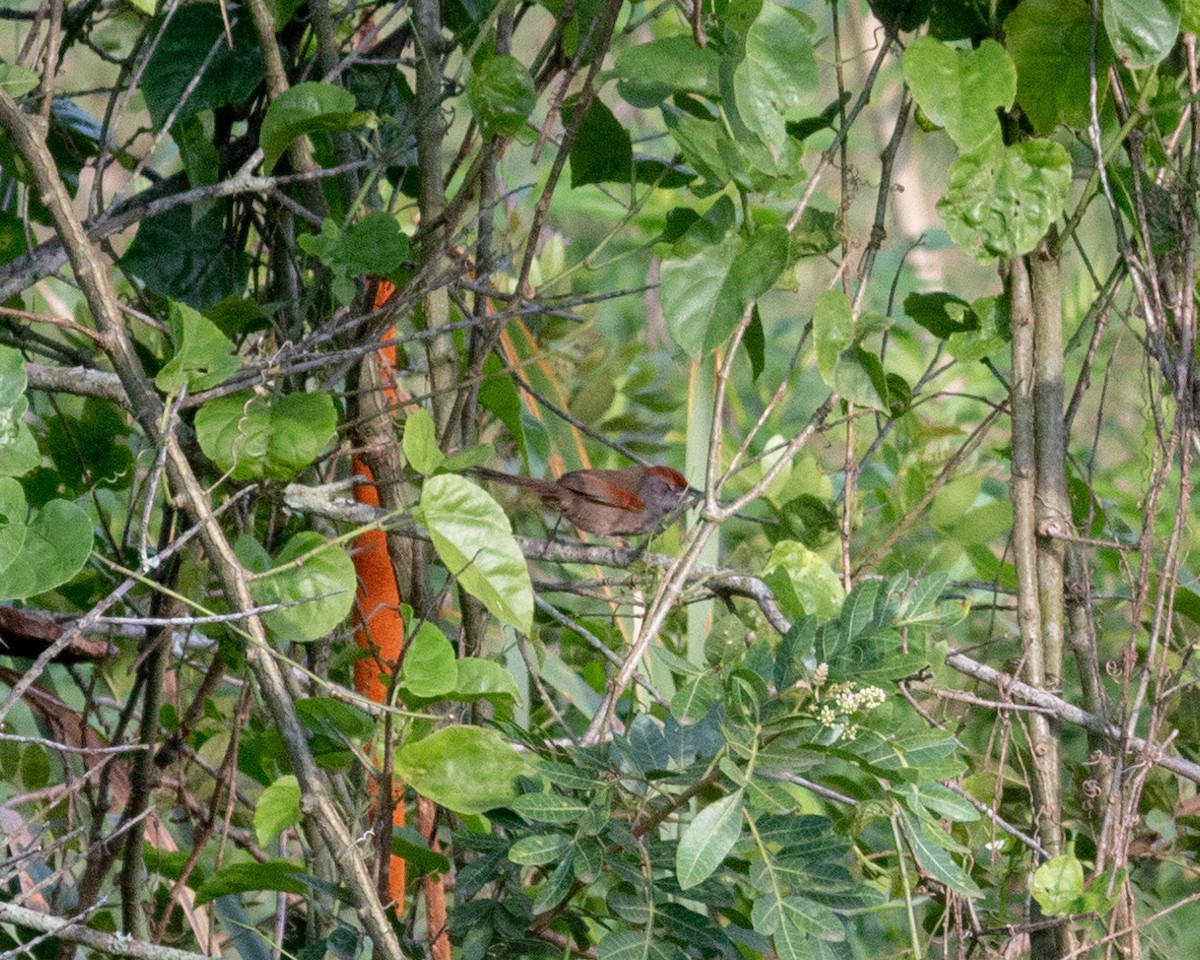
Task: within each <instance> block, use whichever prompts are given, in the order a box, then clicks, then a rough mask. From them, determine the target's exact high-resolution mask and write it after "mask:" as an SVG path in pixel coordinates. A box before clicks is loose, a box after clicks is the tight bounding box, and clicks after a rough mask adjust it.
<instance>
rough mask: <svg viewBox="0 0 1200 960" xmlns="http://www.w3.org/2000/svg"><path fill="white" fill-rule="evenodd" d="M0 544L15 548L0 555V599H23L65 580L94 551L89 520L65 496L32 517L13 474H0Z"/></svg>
mask: <svg viewBox="0 0 1200 960" xmlns="http://www.w3.org/2000/svg"><path fill="white" fill-rule="evenodd" d="M0 511H3V515H2V516H0V544H2V545H3V546H4V547H16V550H15V552H14V553H12V554H9V555H7V556H5V557H4V559H3V560H0V570H3V576H2V577H0V600H23V599H24V598H26V597H32V596H35V595H36V594H39V593H45V592H46V591H47V590H53V589H54V588H55V587H57V586H61V585H62V584H64V583H66V582H67V581H68V580H70V579H71V578H72V577H74V576H75V574H77V573H78V572H79V571H80V570H82V569H83V565H84V564H85V563H87V558H88V556H89V555H90V554H91V552H92V538H93V534H92V523H91V520H89V519H88V515H87V512H86V511H84V510H83V508H82V507H79V506H76V505H75V504H74V503H71V502H70V501H69V500H51V501H50V502H49V503H47V504H46V505H45V506H43V507H42V509H41V510H39V511H38V512H37V513H36V514H34V515H33V517H32V518H29V517H28V516H27V508H26V503H25V493H24V491H23V490H22V488H21V485H20V484H19V483H18V482H17V481H16V480H14V479H13V478H11V477H0Z"/></svg>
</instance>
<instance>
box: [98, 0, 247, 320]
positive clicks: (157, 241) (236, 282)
mask: <svg viewBox="0 0 1200 960" xmlns="http://www.w3.org/2000/svg"><path fill="white" fill-rule="evenodd" d="M207 6H211V5H210V4H205V3H201V4H192V5H189V6H188V7H186V8H185V9H188V10H191V9H194V8H195V7H207ZM228 210H229V201H227V200H223V199H218V200H211V201H206V202H205V203H204V204H186V205H182V206H178V207H174V208H172V209H170V210H167V211H166V212H164V213H160V214H156V215H155V216H153V217H147V218H146V219H145V220H143V221H142V222H141V223H140V224H138V230H137V234H136V235H135V236H134V238H133V242H132V243H130V244H129V247H128V248H127V249H126V251H125V254H124V256H122V257H121V260H120V263H121V266H122V267H123V268H124V269H125V270H127V271H128V272H129V273H131V274H133V275H134V276H135V277H137V278H138V279H139V280H141V281H142V282H143V283H144V284H145V285H146V286H147V288H149V289H150V290H151V291H152V292H153V293H157V294H158V295H159V296H162V297H169V298H170V299H172V300H180V301H182V302H184V303H186V304H188V305H189V306H192V307H195V308H196V309H197V310H207V309H208V308H209V307H211V306H213V305H214V304H217V303H219V302H220V301H222V300H224V299H225V298H226V297H236V296H240V295H241V293H242V291H243V289H244V288H245V286H246V277H247V275H248V273H249V261H248V260H247V258H246V255H245V253H244V252H243V251H242V249H241V248H240V247H237V246H236V245H234V244H231V243H230V242H229V237H228V236H227V235H226V232H225V231H226V223H225V216H226V213H227V212H228Z"/></svg>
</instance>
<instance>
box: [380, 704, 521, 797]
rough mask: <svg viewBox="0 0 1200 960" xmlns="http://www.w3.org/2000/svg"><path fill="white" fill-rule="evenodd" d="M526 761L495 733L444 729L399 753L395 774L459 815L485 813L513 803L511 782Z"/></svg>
mask: <svg viewBox="0 0 1200 960" xmlns="http://www.w3.org/2000/svg"><path fill="white" fill-rule="evenodd" d="M526 772H527V766H526V763H525V759H524V758H523V757H522V756H521V755H520V754H519V753H517V752H516V751H515V750H514V749H513V748H512V747H511V746H509V744H508V743H506V742H505V741H504V740H503V739H501V737H500V735H499V734H498V733H496V732H495V731H493V730H484V729H482V728H480V727H465V726H450V727H443V728H442V729H441V730H438V731H436V732H434V733H431V734H430V735H429V736H427V737H423V738H422V739H420V740H415V741H412V742H410V743H406V744H405V745H404V746H403V747H401V748H400V750H399V751H398V752H397V754H396V775H397V776H398V777H399V778H400V779H401V780H403V781H404V782H405V783H407V784H409V785H410V786H411V787H412V788H413V789H414V790H416V791H417V793H419V794H421V795H422V796H425V797H428V798H429V799H430V800H432V801H433V802H434V803H437V804H440V805H441V806H443V807H446V808H447V809H449V810H453V811H454V812H455V813H461V814H471V813H482V812H483V811H485V810H490V809H491V808H492V807H498V806H501V805H503V804H507V803H509V802H510V801H511V800H512V799H513V797H514V796H516V790H515V789H514V786H513V779H514V778H515V777H518V776H520V775H522V774H524V773H526Z"/></svg>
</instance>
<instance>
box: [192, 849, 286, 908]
mask: <svg viewBox="0 0 1200 960" xmlns="http://www.w3.org/2000/svg"><path fill="white" fill-rule="evenodd" d="M307 880H308V877H307V875H306V874H305V873H304V868H303V867H301V866H300V865H299V864H295V863H290V862H288V861H287V860H268V861H267V862H266V863H231V864H230V865H229V866H227V867H222V868H221V869H220V870H218V871H217V872H216V873H214V874H213V875H212V876H210V877H209V878H208V879H207V880H205V881H204V882H203V883H202V884H200V888H199V889H198V890H197V891H196V905H197V906H202V905H203V904H206V903H208V902H209V901H210V900H215V899H217V897H223V896H225V895H226V894H230V893H249V892H250V891H254V890H278V891H280V892H281V893H305V892H306V891H307V890H308V889H309V884H308V882H307Z"/></svg>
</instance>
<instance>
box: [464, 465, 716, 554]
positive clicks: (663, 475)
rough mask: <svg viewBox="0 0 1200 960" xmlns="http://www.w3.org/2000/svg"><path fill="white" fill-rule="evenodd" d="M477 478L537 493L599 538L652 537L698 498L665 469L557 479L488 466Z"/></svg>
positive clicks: (589, 471)
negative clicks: (690, 500) (684, 504)
mask: <svg viewBox="0 0 1200 960" xmlns="http://www.w3.org/2000/svg"><path fill="white" fill-rule="evenodd" d="M474 473H475V475H476V476H478V477H480V478H482V479H484V480H491V481H493V482H495V483H506V484H508V485H509V486H514V487H523V488H524V489H526V490H532V491H533V492H534V493H536V494H537V495H538V496H539V497H541V498H542V502H543V503H544V504H546V506H547V507H550V508H551V509H552V510H556V511H558V513H559V514H560V515H561V516H562V517H564V518H566V519H567V520H569V521H570V522H571V523H573V524H574V525H575V526H576V527H578V528H579V529H580V530H582V531H584V532H585V533H591V534H595V535H596V536H598V537H621V536H637V535H640V534H644V533H650V532H651V531H653V530H655V529H656V528H657V527H658V526H659V524H661V523H662V521H663V519H664V518H665V517H667V516H668V515H669V514H670V513H671V512H672V511H674V510H675V509H676V508H677V507H678V506H679V504H680V501H682V500H683V499H684V498H685V497H688V496H689V495H694V494H695V493H696V492H695V491H693V490H692V489H691V488H690V487H689V486H688V482H687V480H686V479H685V478H684V476H683V474H681V473H680V472H679V471H678V470H674V469H672V468H671V467H661V466H651V467H648V466H641V465H638V466H633V467H625V468H623V469H620V470H608V469H602V468H592V469H586V470H572V471H571V472H570V473H564V474H563V475H562V476H561V477H558V478H557V479H555V480H546V479H540V478H538V477H521V476H517V475H515V474H511V473H504V472H502V471H499V470H489V469H488V468H487V467H476V468H475V471H474Z"/></svg>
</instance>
